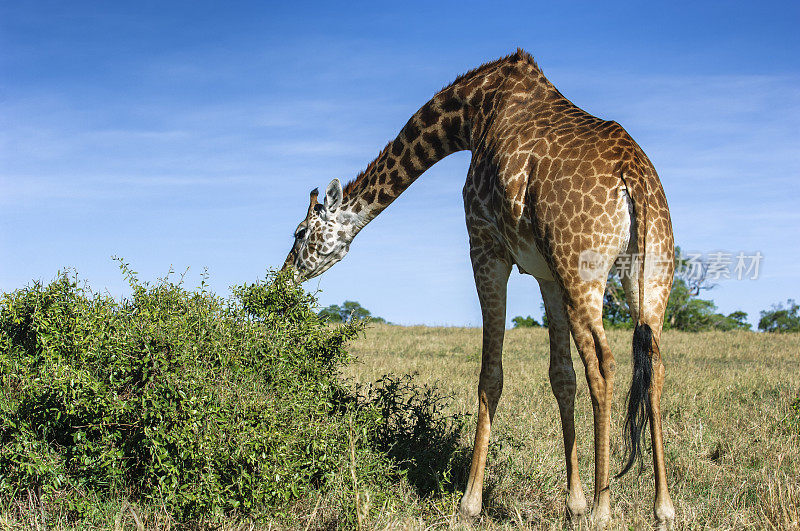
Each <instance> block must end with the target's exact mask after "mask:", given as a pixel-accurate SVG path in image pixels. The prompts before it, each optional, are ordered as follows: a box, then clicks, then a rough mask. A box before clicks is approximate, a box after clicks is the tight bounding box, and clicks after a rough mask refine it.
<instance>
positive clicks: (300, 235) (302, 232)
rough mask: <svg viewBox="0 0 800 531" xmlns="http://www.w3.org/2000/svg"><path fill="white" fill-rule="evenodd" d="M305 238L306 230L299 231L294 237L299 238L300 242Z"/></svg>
mask: <svg viewBox="0 0 800 531" xmlns="http://www.w3.org/2000/svg"><path fill="white" fill-rule="evenodd" d="M305 236H306V229H300V230H299V231H297V234H295V235H294V237H295V238H297V239H298V240H302V239H303V238H305Z"/></svg>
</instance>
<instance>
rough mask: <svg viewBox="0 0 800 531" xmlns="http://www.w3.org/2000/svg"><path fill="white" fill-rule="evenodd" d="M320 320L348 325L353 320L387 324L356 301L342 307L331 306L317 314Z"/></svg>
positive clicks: (345, 302)
mask: <svg viewBox="0 0 800 531" xmlns="http://www.w3.org/2000/svg"><path fill="white" fill-rule="evenodd" d="M317 315H318V316H319V317H320V318H322V319H325V320H326V321H328V322H331V323H347V322H349V321H352V320H356V321H363V320H364V319H369V320H370V321H371V322H373V323H385V322H386V320H385V319H383V318H382V317H374V316H373V315H372V314H371V313H370V311H369V310H367V309H366V308H364V307H363V306H361V304H359V303H358V302H356V301H344V302H343V303H342V305H341V306H339V305H338V304H331V305H330V306H328V307H327V308H323V309H322V310H320V311H319V313H318V314H317Z"/></svg>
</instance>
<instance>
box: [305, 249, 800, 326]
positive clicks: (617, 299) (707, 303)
mask: <svg viewBox="0 0 800 531" xmlns="http://www.w3.org/2000/svg"><path fill="white" fill-rule="evenodd" d="M686 263H687V261H686V258H684V257H683V256H682V255H681V251H680V248H679V247H676V248H675V266H676V270H678V271H679V270H681V269H682V268H684V267H685V266H686ZM706 271H707V264H706V267H704V268H701V272H700V274H699V275H697V276H696V277H694V278H689V277H683V276H681V275H676V276H675V279H674V280H673V283H672V292H671V293H670V297H669V300H668V301H667V310H666V314H665V316H664V329H665V330H670V329H672V330H681V331H684V332H702V331H709V330H721V331H730V330H752V325H751V324H750V323H749V322H748V315H747V312H744V311H741V310H737V311H735V312H731V313H729V314H727V315H725V314H723V313H720V312H718V311H717V306H716V304H714V301H712V300H708V299H703V298H701V297H700V293H701V292H702V291H703V290H711V289H713V288H714V286H715V284H712V283H710V282H709V281H708V279H707V276H706V274H705V273H706ZM317 315H318V316H319V317H320V318H321V319H324V320H325V321H327V322H330V323H348V322H351V321H354V320H355V321H363V320H367V319H368V320H369V321H371V322H373V323H386V324H391V323H387V321H386V320H385V319H383V318H382V317H377V316H374V315H372V314H371V312H370V311H369V310H367V309H366V308H364V307H363V306H361V304H360V303H359V302H357V301H344V302H343V303H342V305H341V306H340V305H338V304H331V305H330V306H327V307H325V308H322V309H321V310H320V311H319V313H318V314H317ZM511 322H512V323H513V324H514V328H531V327H547V314H546V313H545V312H544V304H542V322H541V323H540V322H539V321H537V320H536V319H535V318H534V317H531V316H530V315H528V316H525V317H523V316H521V315H518V316H516V317H514V318H513V319H512V320H511ZM603 324H604V326H605V327H606V328H632V327H633V324H632V323H631V315H630V310H629V309H628V303H627V302H626V300H625V292H624V290H623V288H622V282H621V280H620V276H619V272H618V271H616V270H615V269H612V271H611V272H610V273H609V276H608V283H607V284H606V292H605V295H604V297H603ZM758 329H759V330H760V331H762V332H800V305H798V304H797V302H795V300H794V299H788V300H787V301H786V303H778V304H774V305H773V306H772V307H771V308H770V309H768V310H762V311H761V316H760V319H759V321H758Z"/></svg>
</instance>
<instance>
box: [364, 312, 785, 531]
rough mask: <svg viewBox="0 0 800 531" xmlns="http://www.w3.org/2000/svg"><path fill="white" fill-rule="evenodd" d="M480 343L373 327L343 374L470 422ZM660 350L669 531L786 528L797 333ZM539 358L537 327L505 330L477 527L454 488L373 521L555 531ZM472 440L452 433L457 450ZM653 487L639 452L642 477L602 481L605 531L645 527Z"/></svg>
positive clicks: (469, 332) (625, 335)
mask: <svg viewBox="0 0 800 531" xmlns="http://www.w3.org/2000/svg"><path fill="white" fill-rule="evenodd" d="M630 334H631V333H630V332H629V331H624V330H612V331H610V332H609V339H610V342H611V346H612V349H613V351H614V352H615V353H616V358H617V360H618V367H619V371H618V376H617V382H618V384H617V389H616V397H615V409H614V415H613V420H612V423H613V424H612V434H613V435H612V437H613V440H612V452H613V456H612V459H613V461H612V463H614V464H615V465H616V466H617V467H619V466H620V462H621V455H620V451H621V447H622V440H621V424H622V421H623V409H622V408H623V400H624V395H625V393H626V392H627V388H628V385H629V379H630V357H631V356H630V339H631V335H630ZM480 343H481V332H480V330H479V329H464V328H427V327H394V326H374V327H372V328H371V329H370V330H369V331H368V332H367V334H366V337H365V338H363V339H361V340H359V341H357V342H356V343H355V344H354V345H353V346H352V348H351V352H352V353H353V354H354V355H355V356H356V357H357V358H358V361H357V362H356V363H354V364H353V365H352V366H351V368H350V373H349V375H348V376H349V377H352V378H353V379H355V380H356V381H358V382H369V381H372V380H374V379H376V378H378V377H379V376H380V375H383V374H385V373H390V372H392V373H412V374H414V375H415V378H416V379H417V381H419V382H430V383H433V382H435V383H436V384H437V385H438V386H439V388H440V389H442V390H444V391H446V392H448V393H451V394H452V395H453V396H454V399H455V400H454V403H453V405H452V407H453V408H454V409H455V410H457V411H459V412H469V413H473V412H474V411H475V410H476V408H477V393H476V389H477V378H478V371H479V365H480ZM662 351H663V353H664V357H665V364H666V367H667V380H666V384H665V389H664V397H663V410H664V417H665V418H664V430H665V439H666V455H667V466H668V473H669V479H668V480H669V486H670V491H671V495H672V498H673V501H674V503H675V509H676V513H677V515H676V522H675V528H676V529H698V528H708V529H741V528H755V529H764V528H774V529H798V527H799V526H800V433H799V432H800V411H798V410H797V409H792V403H793V402H795V401H797V400H798V396H800V395H799V393H800V335H797V334H792V335H773V334H755V333H750V332H727V333H723V332H710V333H698V334H690V333H681V332H665V333H664V336H663V338H662ZM573 356H574V359H575V371H576V373H577V374H578V398H577V407H576V424H577V432H578V445H579V454H580V463H581V464H580V467H581V478H582V479H583V481H584V490H585V492H587V495H589V496H590V493H591V492H592V484H591V481H592V479H593V473H592V470H593V459H592V444H593V441H592V437H593V435H592V434H593V432H592V416H591V404H590V400H589V395H588V390H587V387H586V382H585V379H584V378H583V374H584V371H583V367H582V364H581V362H580V359H579V357H578V356H577V353H576V351H575V349H574V345H573ZM548 359H549V350H548V339H547V331H546V330H544V329H515V330H510V331H508V332H507V334H506V342H505V354H504V367H505V390H504V394H503V397H502V399H501V402H500V406H499V408H498V414H497V418H496V422H495V426H494V429H493V439H494V440H495V441H499V444H498V445H497V447H496V451H495V452H494V454H493V458H492V459H491V461H490V463H489V471H488V479H487V486H486V490H485V496H484V512H483V513H482V516H481V517H480V518H479V519H478V520H476V521H474V522H464V521H461V520H460V519H459V518H458V516H457V512H456V508H457V501H458V497H457V494H458V493H451V494H450V495H446V496H444V497H443V498H440V499H438V500H414V499H413V498H410V499H409V504H411V505H410V506H409V507H407V508H405V509H404V510H401V511H399V512H398V513H397V514H392V512H391V511H383V512H380V511H376V513H377V514H375V515H374V518H375V520H374V521H373V525H375V526H376V527H405V526H407V525H409V524H411V523H412V522H409V521H408V520H407V519H408V518H409V515H414V514H415V511H417V513H416V514H418V515H419V516H418V518H419V519H418V520H416V522H415V523H414V524H413V526H414V527H429V526H430V527H442V528H454V527H477V528H479V529H495V528H503V527H530V528H545V529H546V528H562V527H563V526H564V524H565V522H564V519H563V510H564V509H563V499H564V496H565V495H566V487H565V484H566V472H565V470H564V462H563V450H562V442H561V431H560V430H561V427H560V422H559V418H558V410H557V407H556V402H555V399H554V398H553V396H552V393H551V390H550V384H549V381H548V377H547V368H548ZM795 403H796V402H795ZM795 407H797V406H795ZM470 426H471V427H472V422H470ZM472 429H474V427H472ZM471 436H472V435H471V433H465V435H464V440H463V445H464V447H465V448H468V447H469V446H470V444H471V440H470V438H471ZM613 466H614V465H612V467H613ZM612 472H613V470H612ZM652 482H653V475H652V462H651V460H649V459H648V458H647V457H646V458H645V463H644V469H643V472H642V473H641V474H639V473H638V471H637V470H636V469H634V471H633V472H631V473H629V474H628V475H627V476H625V477H623V478H622V479H620V480H615V481H613V482H612V511H613V527H614V528H636V529H639V528H646V527H648V526H650V525H651V522H652V517H651V514H652V496H653V484H652Z"/></svg>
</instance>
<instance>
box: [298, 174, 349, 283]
mask: <svg viewBox="0 0 800 531" xmlns="http://www.w3.org/2000/svg"><path fill="white" fill-rule="evenodd" d="M318 195H319V192H318V190H317V189H316V188H315V189H314V190H312V191H311V202H310V204H309V205H308V212H307V213H306V217H305V219H304V220H303V221H301V222H300V224H299V225H298V226H297V229H295V231H294V245H292V250H291V251H289V256H287V257H286V262H284V264H283V269H287V268H289V267H293V268H294V269H295V271H297V280H308V279H310V278H314V277H316V276H319V275H321V274H322V273H324V272H325V271H327V270H328V269H329V268H330V267H331V266H332V265H333V264H335V263H336V262H338V261H339V260H341V259H342V258H344V255H346V254H347V251H349V250H350V242H352V241H353V237H354V236H355V232H356V227H355V225H356V223H355V221H356V220H355V217H354V216H353V214H351V213H350V212H347V211H345V209H344V208H342V198H343V196H344V192H343V191H342V183H341V182H339V179H334V180H332V181H331V183H330V184H329V185H328V188H327V189H326V190H325V199H324V200H323V202H322V203H319V202H318V201H317V196H318Z"/></svg>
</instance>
